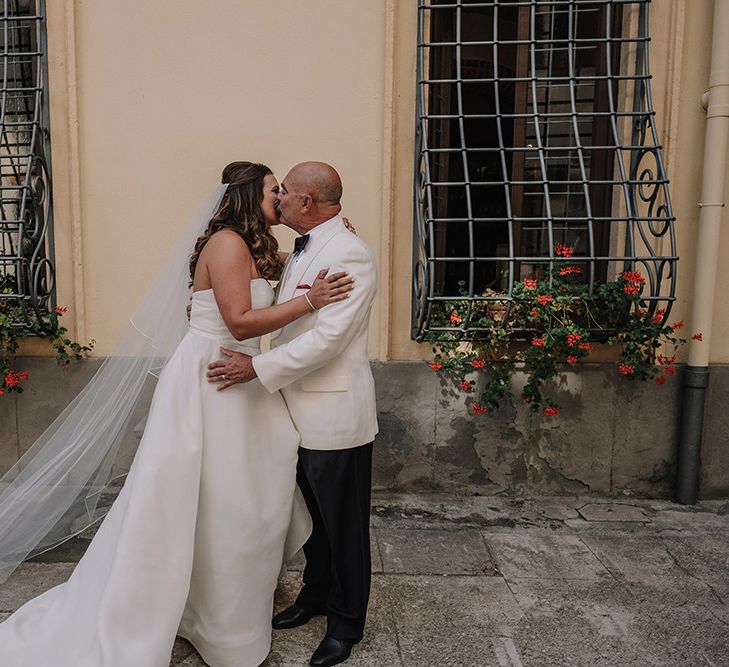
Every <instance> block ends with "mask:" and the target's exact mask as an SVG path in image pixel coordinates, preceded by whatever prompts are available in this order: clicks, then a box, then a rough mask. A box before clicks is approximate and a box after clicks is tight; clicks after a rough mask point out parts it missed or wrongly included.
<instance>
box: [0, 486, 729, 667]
mask: <svg viewBox="0 0 729 667" xmlns="http://www.w3.org/2000/svg"><path fill="white" fill-rule="evenodd" d="M586 505H596V506H602V507H598V508H596V510H595V511H598V512H608V508H609V507H610V506H611V505H621V506H629V507H633V508H635V509H637V510H638V511H639V512H640V513H642V514H643V515H644V516H645V517H647V518H649V519H650V522H643V521H639V522H638V521H631V520H630V516H629V515H628V516H627V519H626V520H621V521H615V520H607V521H604V520H599V521H588V520H587V519H585V518H584V517H583V516H581V515H580V514H579V513H578V510H579V509H580V508H584V507H585V506H586ZM613 518H614V517H613ZM372 523H373V527H374V528H373V540H372V543H373V544H372V557H373V570H374V574H373V585H372V597H371V604H370V609H369V618H368V625H367V628H366V632H365V637H364V639H363V641H362V642H361V644H359V645H358V646H357V647H356V648H355V650H354V651H353V653H352V657H351V658H350V660H349V661H348V662H347V663H346V664H347V665H352V667H358V666H363V665H367V666H372V667H404V666H407V667H431V666H433V667H435V666H438V667H440V666H441V665H458V666H471V665H473V666H476V665H477V666H478V667H492V666H493V667H560V666H562V665H575V666H579V667H593V666H597V667H615V666H620V667H623V665H627V666H631V667H632V666H635V667H650V666H654V665H655V666H656V667H659V666H660V667H695V666H700V665H707V666H711V667H717V666H724V665H727V666H728V667H729V657H728V656H729V649H728V648H727V647H729V604H728V603H729V503H727V502H726V501H723V502H713V503H706V502H702V503H700V504H699V505H697V506H694V507H681V506H678V505H674V504H672V503H670V502H667V501H641V500H636V499H632V498H631V499H630V501H629V502H627V501H624V500H622V499H621V500H620V501H616V499H615V498H612V499H610V498H606V499H603V498H592V497H590V498H585V497H568V498H533V499H519V498H502V497H496V498H494V497H468V498H457V497H453V496H443V495H439V496H425V495H424V496H411V495H408V496H397V495H393V494H389V495H383V494H376V495H375V498H374V502H373V519H372ZM87 544H88V540H77V541H75V542H74V543H69V544H67V545H65V546H64V547H63V548H61V549H58V550H56V551H54V552H49V553H48V554H44V555H43V556H41V557H40V558H39V559H36V560H35V561H33V562H29V563H26V564H23V565H22V566H21V567H20V568H18V570H17V571H16V572H15V574H14V575H13V576H12V577H11V578H10V579H9V580H8V581H7V582H6V583H5V584H3V585H2V586H0V620H2V619H3V618H6V617H7V615H8V612H10V611H12V610H14V609H16V608H17V607H18V606H20V605H21V604H22V603H23V602H25V601H26V600H28V599H30V598H31V597H33V596H35V595H37V594H39V593H41V592H43V591H44V590H46V589H47V588H50V587H51V586H54V585H56V584H58V583H61V582H62V581H64V580H65V579H66V578H67V577H68V576H69V574H70V572H71V571H72V568H73V567H74V561H76V560H78V558H79V557H80V556H81V554H82V553H83V550H84V549H85V547H86V545H87ZM302 565H303V560H302V559H301V558H299V559H298V560H295V561H294V562H293V563H291V564H290V565H289V569H288V570H287V571H286V572H284V574H283V577H282V579H281V581H280V585H279V589H278V591H277V594H276V609H281V608H283V607H284V606H286V605H287V604H289V603H290V602H291V601H293V600H294V598H295V595H296V593H297V591H298V588H299V585H300V577H301V566H302ZM494 566H495V567H494ZM324 631H325V621H324V619H323V618H316V619H314V620H312V621H311V622H310V623H309V624H307V625H306V626H304V627H302V628H297V629H295V630H291V631H275V632H274V633H273V643H272V650H271V654H270V656H269V657H268V659H267V660H266V662H265V663H264V667H293V666H294V665H302V666H303V665H306V664H307V663H308V659H309V656H310V655H311V652H312V651H313V650H314V649H315V648H316V646H317V645H318V643H319V641H320V639H321V637H322V636H323V634H324ZM170 665H171V667H205V664H204V662H203V661H202V660H201V659H200V657H199V656H198V655H197V653H196V651H195V649H194V648H193V647H192V646H191V645H190V644H189V643H188V642H187V641H185V640H183V639H178V640H177V641H176V642H175V646H174V650H173V655H172V661H171V663H170ZM0 667H2V666H0ZM39 667H41V666H39ZM42 667H54V666H53V665H47V666H45V665H44V666H42Z"/></svg>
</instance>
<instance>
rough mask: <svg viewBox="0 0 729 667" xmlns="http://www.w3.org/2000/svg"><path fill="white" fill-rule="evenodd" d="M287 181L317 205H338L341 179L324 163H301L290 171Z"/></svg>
mask: <svg viewBox="0 0 729 667" xmlns="http://www.w3.org/2000/svg"><path fill="white" fill-rule="evenodd" d="M286 180H287V181H293V183H294V184H295V186H296V188H297V190H299V192H305V193H307V194H310V195H311V198H312V199H313V200H314V202H315V203H317V204H339V200H340V199H341V198H342V179H341V178H339V174H338V173H337V170H336V169H335V168H334V167H332V165H330V164H327V163H326V162H301V163H300V164H297V165H296V166H295V167H293V168H292V169H291V171H290V172H289V174H288V176H287V177H286Z"/></svg>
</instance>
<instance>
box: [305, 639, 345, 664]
mask: <svg viewBox="0 0 729 667" xmlns="http://www.w3.org/2000/svg"><path fill="white" fill-rule="evenodd" d="M352 646H353V644H350V643H349V642H343V641H342V640H341V639H334V638H333V637H324V639H323V640H322V643H321V644H319V648H318V649H316V651H314V655H312V656H311V660H309V664H310V665H316V667H330V665H338V664H339V663H340V662H344V661H345V660H346V659H347V658H348V657H349V654H350V653H351V652H352Z"/></svg>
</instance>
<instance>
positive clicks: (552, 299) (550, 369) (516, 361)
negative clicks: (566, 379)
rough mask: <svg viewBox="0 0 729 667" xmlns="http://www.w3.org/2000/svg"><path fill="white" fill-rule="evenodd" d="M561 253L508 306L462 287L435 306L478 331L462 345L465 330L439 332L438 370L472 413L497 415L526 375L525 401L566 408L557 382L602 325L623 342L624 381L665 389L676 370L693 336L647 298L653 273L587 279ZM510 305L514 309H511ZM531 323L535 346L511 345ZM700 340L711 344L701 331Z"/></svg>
mask: <svg viewBox="0 0 729 667" xmlns="http://www.w3.org/2000/svg"><path fill="white" fill-rule="evenodd" d="M554 254H555V260H554V261H553V262H551V264H550V268H548V269H547V271H546V275H544V276H541V275H540V276H539V277H529V278H524V279H522V280H521V281H519V282H516V283H514V286H513V289H512V292H511V293H510V294H509V295H506V294H504V295H503V296H504V299H503V302H501V304H500V303H499V299H498V297H499V295H500V293H499V292H494V291H493V290H487V292H486V293H484V296H487V297H488V299H484V300H483V301H482V302H478V301H477V302H474V301H473V300H472V299H467V298H466V297H468V296H469V294H468V292H467V290H466V289H465V283H463V284H462V294H463V297H464V299H463V300H462V301H458V300H453V301H449V302H448V303H447V304H445V305H443V306H441V308H442V310H440V311H438V310H437V309H436V310H435V311H434V314H433V321H434V322H437V324H438V325H441V326H443V327H447V325H448V324H450V325H451V326H456V325H461V324H462V323H463V321H465V316H466V314H467V313H468V316H469V320H468V322H469V324H468V330H467V331H468V332H469V333H470V332H472V331H473V332H475V333H474V335H473V340H472V342H468V343H466V342H464V340H463V339H462V336H463V332H461V331H458V332H453V331H451V332H443V331H439V332H433V333H432V334H431V335H430V340H431V341H433V342H434V344H435V347H434V349H433V351H434V353H435V358H434V360H433V361H431V362H430V367H431V368H432V369H433V370H434V371H436V372H438V373H439V375H440V376H441V378H442V381H444V382H450V381H453V382H454V383H455V385H456V386H457V387H458V389H460V391H461V392H462V394H463V395H464V398H465V402H466V405H467V407H468V410H469V411H470V412H471V413H473V414H474V415H481V414H484V413H486V412H493V411H494V410H496V409H497V408H498V407H499V406H500V405H501V404H502V403H503V402H504V401H509V400H511V399H512V398H513V397H514V396H513V393H512V378H513V376H514V374H515V373H517V372H519V373H523V374H524V375H525V376H526V382H525V383H522V388H521V391H520V397H521V400H522V402H523V403H524V404H525V405H528V406H529V409H530V410H532V411H534V412H541V413H542V414H543V415H544V416H545V417H556V416H557V415H558V414H559V412H560V407H559V405H558V404H557V403H556V401H555V400H554V398H553V397H552V396H551V395H550V392H551V391H553V389H552V385H551V382H552V381H553V380H554V379H555V378H557V377H559V376H560V375H561V374H562V373H564V372H565V370H566V369H568V368H571V367H574V366H576V365H577V364H578V363H579V362H580V360H582V359H584V358H585V357H587V356H588V355H589V354H590V353H591V352H592V351H593V349H594V344H593V342H592V341H591V340H590V337H591V336H592V335H594V333H595V332H596V331H601V330H602V331H608V332H613V333H612V334H611V335H610V336H609V338H608V339H607V341H606V342H607V344H608V345H617V346H619V349H620V355H619V358H618V360H617V362H616V364H615V368H616V373H617V374H618V375H619V376H620V377H624V378H627V379H630V380H641V381H646V380H655V382H656V383H657V384H659V385H662V384H665V382H666V381H667V379H668V378H670V377H671V376H673V375H674V374H675V373H676V351H677V349H678V348H679V347H680V346H681V345H683V344H684V343H685V342H686V341H685V340H684V339H682V338H679V337H677V335H676V332H677V331H679V330H680V329H682V328H683V327H684V322H683V320H680V321H678V322H676V323H674V324H672V325H669V324H667V323H666V322H665V320H666V317H667V315H666V308H656V304H654V303H650V302H648V303H646V301H644V300H642V298H641V295H642V292H643V289H644V286H645V284H646V279H645V277H644V276H643V275H641V273H640V272H638V271H623V272H622V273H619V274H617V276H616V277H615V278H614V279H613V280H611V281H607V282H604V283H597V284H593V285H588V283H587V281H586V280H585V279H584V278H583V277H582V276H583V273H584V269H583V267H582V266H577V265H575V264H568V265H565V262H564V260H565V259H568V261H572V262H574V261H575V260H574V259H569V258H573V255H574V248H573V247H572V246H569V245H566V244H558V245H556V246H555V247H554ZM557 258H558V259H557ZM507 301H510V302H511V304H510V305H509V307H508V309H507V308H504V306H503V304H504V303H506V302H507ZM525 325H526V326H525ZM525 329H527V330H530V331H531V335H529V337H528V338H527V345H526V346H524V345H521V346H520V347H519V348H518V349H517V350H516V351H510V348H511V347H512V345H513V344H514V336H513V334H518V335H520V336H523V335H524V330H525ZM692 338H693V340H695V341H701V340H703V336H702V334H701V333H696V334H694V335H693V336H692ZM520 340H523V338H521V339H520ZM601 342H605V339H604V338H603V339H601ZM671 348H672V349H671ZM666 350H669V351H666ZM658 351H662V352H663V353H662V354H657V352H658Z"/></svg>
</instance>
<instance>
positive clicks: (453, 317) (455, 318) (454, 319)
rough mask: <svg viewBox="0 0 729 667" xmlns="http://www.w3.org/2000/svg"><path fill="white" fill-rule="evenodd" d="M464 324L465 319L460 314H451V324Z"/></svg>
mask: <svg viewBox="0 0 729 667" xmlns="http://www.w3.org/2000/svg"><path fill="white" fill-rule="evenodd" d="M461 322H463V318H462V317H461V316H460V315H459V314H458V313H451V324H452V325H453V326H457V325H458V324H460V323H461Z"/></svg>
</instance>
